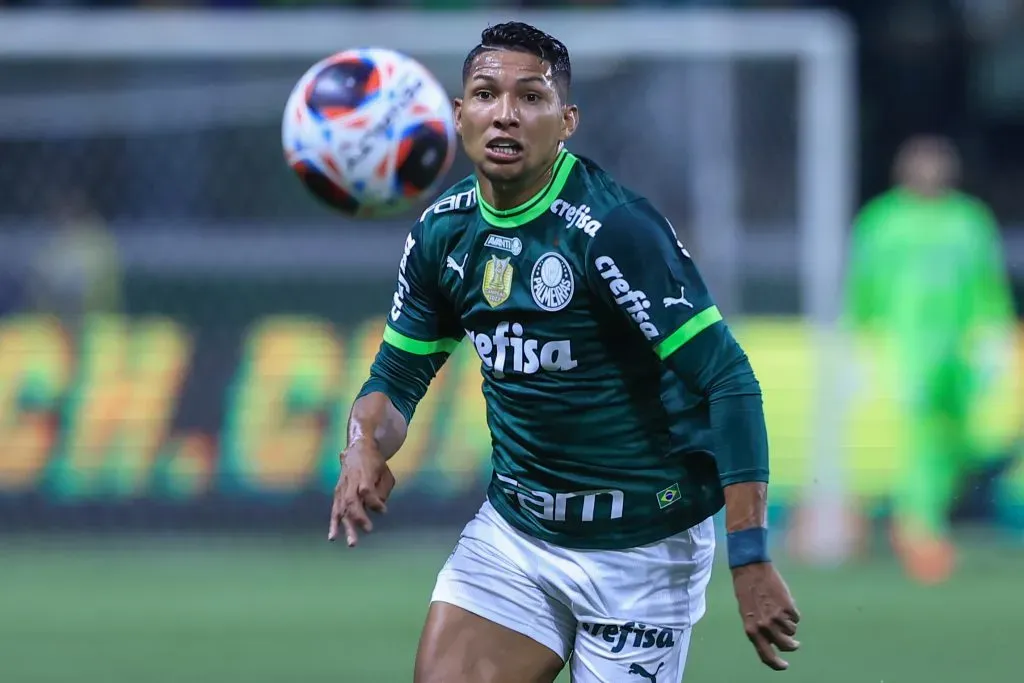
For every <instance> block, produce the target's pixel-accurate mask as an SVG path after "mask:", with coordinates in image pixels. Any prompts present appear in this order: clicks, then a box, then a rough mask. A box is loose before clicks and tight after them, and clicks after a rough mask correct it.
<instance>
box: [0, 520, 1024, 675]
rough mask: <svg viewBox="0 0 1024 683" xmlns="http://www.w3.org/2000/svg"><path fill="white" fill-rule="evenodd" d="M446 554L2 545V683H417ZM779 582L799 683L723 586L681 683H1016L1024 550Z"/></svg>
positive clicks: (316, 542) (288, 543) (795, 572)
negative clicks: (925, 569) (777, 668)
mask: <svg viewBox="0 0 1024 683" xmlns="http://www.w3.org/2000/svg"><path fill="white" fill-rule="evenodd" d="M451 540H452V537H450V536H429V537H418V538H413V537H410V536H408V535H397V534H387V535H377V536H376V537H373V538H370V539H368V542H367V543H366V545H365V546H361V547H360V548H358V549H357V550H355V551H346V550H345V549H344V548H343V547H340V546H332V545H328V544H327V543H326V542H325V541H323V540H321V539H320V538H302V539H281V538H279V537H267V538H261V539H254V538H247V539H238V538H234V539H232V538H224V537H217V538H212V537H211V538H180V537H166V538H146V539H138V538H132V539H124V538H122V539H118V540H105V541H104V540H95V539H83V538H74V537H70V538H63V539H47V540H45V541H39V540H36V541H30V540H26V539H25V538H24V537H22V538H18V539H16V540H11V539H9V538H6V539H5V538H3V537H0V680H3V681H5V682H10V683H120V682H121V681H125V682H129V681H130V682H132V683H172V682H173V683H180V682H182V681H188V682H190V683H206V682H209V683H233V682H235V681H238V683H243V682H244V683H271V682H273V683H284V682H287V683H292V682H302V683H316V682H319V681H323V682H324V683H326V682H328V681H330V682H341V683H364V682H365V683H406V682H408V681H411V678H412V676H411V670H412V662H413V656H414V653H415V648H416V642H417V637H418V632H419V628H420V625H421V623H422V619H423V616H424V614H425V611H426V606H427V605H426V603H427V598H428V596H429V591H430V588H431V586H432V584H433V579H434V575H435V572H436V570H437V569H438V567H439V566H440V565H441V563H442V562H443V561H444V559H445V557H446V555H447V553H448V551H449V549H450V545H449V543H450V541H451ZM780 566H781V567H782V568H783V569H784V570H785V574H786V576H787V578H788V580H789V582H790V584H791V586H792V588H793V591H794V593H795V594H796V596H797V599H798V602H799V605H800V607H801V609H802V610H803V612H804V622H803V623H802V625H801V634H800V637H801V640H802V641H803V651H802V652H800V653H799V654H797V655H796V656H793V657H792V663H793V667H792V669H791V671H790V672H789V673H787V674H784V675H780V674H774V673H773V672H770V671H768V670H767V669H764V668H762V667H761V665H760V664H759V663H758V662H757V661H756V658H755V655H754V653H753V650H752V649H751V648H750V646H749V645H748V644H747V642H746V640H745V638H744V636H743V634H742V632H741V630H740V625H739V619H738V617H737V615H736V610H735V606H734V602H733V598H732V595H731V592H730V591H731V584H730V582H729V580H728V573H727V572H726V571H724V570H723V569H722V568H718V571H717V574H716V576H715V578H714V580H713V581H712V588H711V595H710V599H709V613H708V616H707V617H706V618H705V619H704V621H702V622H701V623H700V625H699V626H698V629H697V630H696V631H695V633H694V638H693V644H692V648H691V657H690V664H689V667H688V670H687V678H686V680H687V681H688V682H690V681H692V682H696V683H705V682H707V683H730V682H732V681H742V682H743V683H757V682H758V681H769V680H772V681H786V682H787V683H854V682H857V683H963V682H965V681H971V682H974V681H976V682H977V683H983V682H988V681H999V682H1002V681H1011V680H1022V678H1021V676H1022V674H1021V666H1020V662H1021V660H1020V659H1018V655H1019V654H1020V653H1018V652H1017V651H1016V649H1015V648H1016V647H1018V646H1019V641H1020V640H1021V639H1022V637H1024V626H1022V624H1024V621H1022V618H1024V617H1022V614H1024V550H1021V549H1011V548H1007V547H1006V546H999V545H995V544H992V545H985V544H980V543H975V544H972V546H971V547H970V548H969V549H968V550H967V551H965V558H964V564H963V569H962V571H961V573H960V574H959V575H958V577H957V578H956V579H955V581H953V582H952V583H950V584H947V585H945V586H942V587H939V588H931V589H929V588H924V587H920V586H915V585H913V584H910V583H908V582H907V581H905V580H904V579H903V578H902V576H901V575H900V573H899V572H898V571H897V569H896V567H895V566H894V565H893V564H892V562H891V561H884V560H874V561H869V562H860V563H857V564H852V565H849V566H846V567H844V568H842V569H837V570H830V571H821V570H811V569H808V568H801V567H798V566H793V565H789V564H787V563H785V562H782V563H780ZM565 680H566V681H567V680H568V677H567V676H566V677H565Z"/></svg>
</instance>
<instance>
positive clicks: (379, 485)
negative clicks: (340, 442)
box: [327, 442, 395, 548]
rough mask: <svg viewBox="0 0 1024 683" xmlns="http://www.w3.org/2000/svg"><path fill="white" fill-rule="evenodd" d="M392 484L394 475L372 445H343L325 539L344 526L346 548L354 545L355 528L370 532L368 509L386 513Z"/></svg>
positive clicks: (331, 536) (335, 536)
mask: <svg viewBox="0 0 1024 683" xmlns="http://www.w3.org/2000/svg"><path fill="white" fill-rule="evenodd" d="M394 487H395V477H394V475H393V474H392V473H391V469H390V468H389V467H388V464H387V461H386V460H385V459H384V457H383V456H382V455H381V454H380V452H378V450H377V449H376V447H373V446H370V445H368V444H365V443H362V442H360V443H358V444H356V445H353V446H350V447H349V448H347V449H346V450H345V452H344V453H342V455H341V476H339V477H338V484H337V486H335V487H334V501H333V503H332V505H331V523H330V528H329V529H328V531H327V540H328V541H333V540H335V539H336V538H337V537H338V532H339V530H340V529H341V528H344V529H345V541H346V542H347V543H348V547H350V548H351V547H353V546H355V545H356V543H358V541H359V533H358V532H359V530H362V531H364V532H366V533H369V532H371V531H373V522H372V521H371V520H370V515H369V512H376V513H379V514H384V513H385V512H387V499H388V496H389V495H391V490H392V489H393V488H394ZM368 511H369V512H368Z"/></svg>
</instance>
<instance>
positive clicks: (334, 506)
mask: <svg viewBox="0 0 1024 683" xmlns="http://www.w3.org/2000/svg"><path fill="white" fill-rule="evenodd" d="M340 522H341V513H340V512H339V511H338V499H337V498H335V499H334V502H333V503H331V523H330V525H329V526H328V527H327V540H328V541H333V540H334V539H336V538H337V537H338V526H339V523H340Z"/></svg>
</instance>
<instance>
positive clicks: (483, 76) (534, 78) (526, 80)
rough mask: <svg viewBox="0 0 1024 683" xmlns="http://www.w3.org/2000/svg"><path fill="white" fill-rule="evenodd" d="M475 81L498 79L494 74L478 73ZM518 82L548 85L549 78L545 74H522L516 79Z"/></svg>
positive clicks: (496, 80) (490, 81) (493, 80)
mask: <svg viewBox="0 0 1024 683" xmlns="http://www.w3.org/2000/svg"><path fill="white" fill-rule="evenodd" d="M472 80H474V81H486V82H487V83H497V82H498V79H496V78H495V77H494V76H488V75H487V74H478V75H476V76H473V78H472ZM516 83H543V84H544V85H548V79H547V78H545V77H544V76H522V77H521V78H517V79H516Z"/></svg>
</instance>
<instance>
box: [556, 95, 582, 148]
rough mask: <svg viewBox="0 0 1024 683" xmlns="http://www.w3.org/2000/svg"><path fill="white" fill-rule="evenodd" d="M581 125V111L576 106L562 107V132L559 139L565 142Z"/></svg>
mask: <svg viewBox="0 0 1024 683" xmlns="http://www.w3.org/2000/svg"><path fill="white" fill-rule="evenodd" d="M579 125H580V109H579V107H577V106H576V105H575V104H570V105H568V106H566V107H562V132H561V134H560V135H559V136H558V139H559V140H561V141H562V142H565V141H566V140H568V139H569V138H571V137H572V134H573V133H575V132H576V128H578V127H579Z"/></svg>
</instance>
